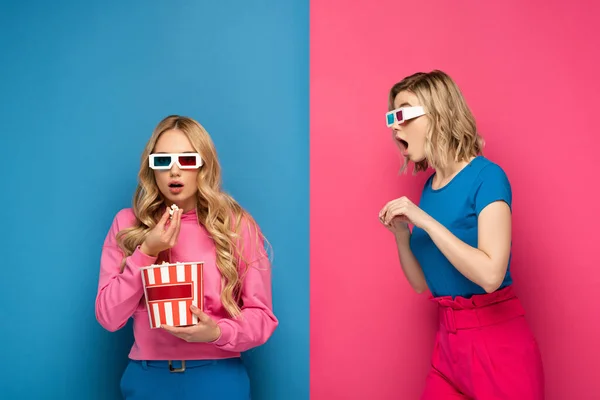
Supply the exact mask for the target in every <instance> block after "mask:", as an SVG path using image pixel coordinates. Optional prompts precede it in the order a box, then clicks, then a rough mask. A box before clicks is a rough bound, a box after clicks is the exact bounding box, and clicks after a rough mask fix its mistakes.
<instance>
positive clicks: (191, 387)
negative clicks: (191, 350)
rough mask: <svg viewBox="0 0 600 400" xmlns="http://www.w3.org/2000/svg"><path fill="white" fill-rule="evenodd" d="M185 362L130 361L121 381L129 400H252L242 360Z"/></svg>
mask: <svg viewBox="0 0 600 400" xmlns="http://www.w3.org/2000/svg"><path fill="white" fill-rule="evenodd" d="M181 367H182V364H181V361H173V362H172V364H171V367H169V364H168V361H136V360H130V361H129V364H128V365H127V368H125V371H124V372H123V377H122V378H121V393H122V395H123V398H124V399H125V400H142V399H144V400H154V399H156V400H170V399H177V400H187V399H194V400H203V399H211V400H212V399H219V400H250V380H249V378H248V373H247V371H246V367H245V366H244V364H243V362H242V360H241V359H240V358H228V359H224V360H192V361H190V360H188V361H186V362H185V370H184V371H181V372H177V371H172V370H171V369H181Z"/></svg>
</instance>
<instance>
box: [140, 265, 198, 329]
mask: <svg viewBox="0 0 600 400" xmlns="http://www.w3.org/2000/svg"><path fill="white" fill-rule="evenodd" d="M202 267H203V263H202V262H186V263H174V264H167V263H164V264H157V265H151V266H149V267H144V268H141V271H142V282H143V284H144V297H145V300H146V308H147V309H148V317H149V318H150V328H152V329H155V328H160V325H161V324H166V325H171V326H187V325H195V324H197V323H198V317H196V316H195V315H194V314H192V312H191V311H190V306H191V305H192V304H193V305H195V306H196V307H198V308H199V309H201V310H204V291H203V282H202Z"/></svg>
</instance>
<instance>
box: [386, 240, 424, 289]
mask: <svg viewBox="0 0 600 400" xmlns="http://www.w3.org/2000/svg"><path fill="white" fill-rule="evenodd" d="M394 237H395V239H396V247H397V249H398V258H399V260H400V265H401V266H402V271H403V272H404V276H406V279H407V280H408V283H410V286H412V288H413V289H414V290H415V291H416V292H417V293H423V292H424V291H425V290H427V282H426V281H425V275H424V274H423V269H422V268H421V265H420V264H419V261H417V259H416V257H415V255H414V254H413V252H412V250H411V249H410V232H404V233H400V234H395V235H394Z"/></svg>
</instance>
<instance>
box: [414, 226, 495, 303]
mask: <svg viewBox="0 0 600 400" xmlns="http://www.w3.org/2000/svg"><path fill="white" fill-rule="evenodd" d="M422 228H423V230H424V231H425V232H427V234H428V235H429V237H430V238H431V240H432V241H433V243H434V244H435V245H436V246H437V248H438V249H439V250H440V251H441V252H442V254H443V255H444V256H445V257H446V258H447V259H448V261H450V263H451V264H452V265H453V266H454V267H455V268H456V269H457V270H458V271H459V272H460V273H461V274H463V275H464V276H465V277H466V278H467V279H469V280H470V281H472V282H473V283H475V284H477V285H479V286H480V287H482V288H483V289H484V290H485V291H486V292H488V293H491V292H493V291H495V290H496V289H498V287H499V286H500V284H501V283H502V279H503V277H504V273H505V269H504V268H502V265H499V264H498V262H494V260H492V259H491V258H490V256H489V255H488V254H486V253H485V252H483V251H482V250H480V249H478V248H475V247H472V246H469V245H468V244H466V243H465V242H463V241H462V240H460V239H459V238H457V237H456V236H455V235H454V234H452V232H450V231H449V230H448V229H447V228H446V227H444V226H443V225H442V224H440V223H439V222H437V221H436V220H434V219H433V218H428V220H427V222H426V223H425V224H424V226H423V227H422Z"/></svg>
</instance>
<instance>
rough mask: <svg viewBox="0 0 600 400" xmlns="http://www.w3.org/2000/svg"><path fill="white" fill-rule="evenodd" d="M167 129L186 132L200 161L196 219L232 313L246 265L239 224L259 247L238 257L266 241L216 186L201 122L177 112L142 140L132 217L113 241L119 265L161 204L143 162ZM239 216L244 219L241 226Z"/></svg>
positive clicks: (216, 168)
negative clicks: (211, 245) (212, 253)
mask: <svg viewBox="0 0 600 400" xmlns="http://www.w3.org/2000/svg"><path fill="white" fill-rule="evenodd" d="M172 129H176V130H179V131H181V132H183V133H184V134H185V135H186V136H187V138H188V139H189V141H190V143H191V144H192V146H193V148H194V149H195V150H196V152H198V153H199V154H200V155H201V157H202V160H203V162H204V164H203V165H202V167H201V168H200V170H199V172H198V180H197V184H198V196H197V197H198V202H197V206H196V210H197V216H198V223H199V224H201V225H203V226H204V227H205V228H206V230H207V231H208V233H209V234H210V236H211V237H212V239H213V241H214V243H215V247H216V261H217V267H218V269H219V271H220V273H221V277H222V291H221V302H222V303H223V307H224V308H225V309H226V310H227V312H228V313H229V314H230V315H231V316H232V317H235V316H238V315H240V312H241V308H240V296H241V285H242V281H243V278H244V275H245V273H246V271H247V269H246V270H245V271H242V270H241V268H240V263H241V261H242V259H243V256H242V254H243V246H244V245H245V244H244V243H240V242H241V241H240V230H241V229H245V228H249V230H250V232H251V233H254V234H255V235H254V237H255V239H256V240H257V243H256V244H257V245H258V246H260V247H256V248H258V249H259V250H258V251H256V255H257V256H259V258H258V259H253V260H245V259H243V261H244V263H245V264H246V266H249V265H250V264H252V263H254V262H257V261H259V259H260V258H264V257H266V252H262V251H261V250H262V249H264V246H265V243H267V244H268V241H267V240H266V238H265V237H264V235H263V234H262V233H261V231H260V229H259V227H258V225H257V224H256V222H255V221H254V219H253V218H252V216H251V215H250V214H249V213H247V212H246V211H245V210H244V209H243V208H242V207H241V206H240V205H239V204H238V203H237V202H236V201H235V200H234V199H233V198H232V197H231V196H229V195H228V194H226V193H224V192H223V191H222V190H221V167H220V165H219V161H218V158H217V152H216V149H215V146H214V143H213V141H212V139H211V137H210V136H209V134H208V132H207V131H206V130H205V129H204V127H203V126H202V125H200V124H199V123H198V122H197V121H195V120H193V119H191V118H188V117H183V116H178V115H171V116H168V117H166V118H165V119H163V120H162V121H161V122H159V123H158V125H157V126H156V128H155V129H154V132H153V133H152V136H151V137H150V139H149V140H148V143H147V144H146V148H145V149H144V152H143V154H142V157H141V165H140V171H139V174H138V185H137V188H136V190H135V194H134V196H133V212H134V214H135V217H136V222H135V224H134V226H132V227H130V228H127V229H123V230H122V231H120V232H119V233H118V234H117V243H118V245H119V247H120V248H121V250H122V251H123V253H124V259H123V263H122V266H121V271H123V268H124V266H125V258H126V257H128V256H130V255H131V254H133V252H134V250H135V249H136V247H137V246H139V245H141V244H142V243H143V242H144V239H145V238H146V235H147V234H148V233H149V232H150V231H151V230H152V229H153V228H154V227H155V226H156V224H157V222H158V220H159V219H160V217H161V215H162V213H163V212H164V210H165V208H164V207H165V204H164V200H163V197H162V195H161V193H160V191H159V189H158V187H157V185H156V181H155V178H154V172H153V170H152V169H150V167H149V165H148V159H149V156H150V154H151V153H152V151H153V150H154V147H155V145H156V142H157V141H158V138H159V137H160V136H161V135H162V134H163V133H164V132H166V131H169V130H172ZM242 221H244V222H245V223H244V224H243V225H244V226H242ZM246 223H247V224H246ZM163 253H168V251H166V252H163ZM159 258H161V259H165V258H167V259H168V258H169V255H168V254H166V255H165V254H161V255H159Z"/></svg>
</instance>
